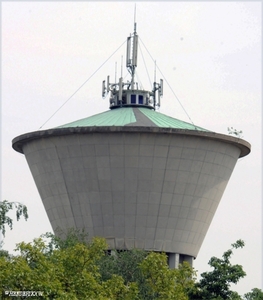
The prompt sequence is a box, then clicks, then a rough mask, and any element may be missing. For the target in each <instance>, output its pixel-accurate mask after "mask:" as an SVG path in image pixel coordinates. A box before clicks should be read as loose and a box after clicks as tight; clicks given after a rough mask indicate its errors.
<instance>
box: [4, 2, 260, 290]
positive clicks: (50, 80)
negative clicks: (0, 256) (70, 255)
mask: <svg viewBox="0 0 263 300" xmlns="http://www.w3.org/2000/svg"><path fill="white" fill-rule="evenodd" d="M261 12H262V8H261V2H253V1H247V2H245V1H242V2H241V1H237V2H172V1H171V2H137V4H136V22H137V32H138V34H139V38H140V41H141V43H140V51H139V57H138V65H139V67H138V75H139V79H140V81H142V84H143V87H144V88H147V89H151V85H150V83H149V79H148V76H147V75H146V74H147V73H146V70H145V66H144V61H145V64H146V65H147V70H148V73H149V76H150V78H151V80H153V78H154V62H153V60H152V58H153V59H154V60H156V63H157V66H158V68H157V72H156V77H157V81H159V79H160V78H163V79H164V96H163V98H162V100H161V108H160V112H162V113H164V114H167V115H170V116H172V117H174V118H177V119H181V120H184V121H186V122H190V119H189V117H190V118H191V120H192V121H193V122H194V124H196V125H198V126H201V127H203V128H206V129H209V130H211V131H215V132H218V133H224V134H228V132H227V127H231V126H232V127H234V128H236V129H237V130H242V131H243V134H242V135H243V138H244V139H245V140H247V141H248V142H250V143H251V145H252V152H251V154H250V155H249V156H247V157H245V158H242V159H240V160H239V161H238V163H237V165H236V167H235V169H234V172H233V174H232V177H231V178H230V181H229V183H228V186H227V188H226V191H225V193H224V195H223V198H222V200H221V203H220V205H219V207H218V210H217V212H216V215H215V217H214V219H213V222H212V224H211V226H210V228H209V231H208V233H207V235H206V238H205V241H204V243H203V245H202V247H201V250H200V252H199V255H198V257H197V259H196V260H195V261H194V266H195V268H196V269H197V270H198V272H199V273H202V272H204V271H207V270H209V267H208V265H207V262H208V260H209V258H210V257H211V256H221V255H222V253H223V252H224V251H225V250H227V249H229V247H230V244H231V243H233V242H235V241H236V240H237V239H243V240H244V241H245V243H246V246H245V248H244V249H242V250H238V251H236V253H235V254H234V257H233V262H235V263H239V264H241V265H243V267H244V270H245V271H246V273H247V276H246V277H245V278H244V279H242V280H241V281H240V283H239V284H238V285H237V286H235V287H234V289H236V290H237V291H238V292H239V293H240V294H244V293H246V292H248V291H250V290H251V289H252V288H254V287H259V288H261V286H262V283H261V270H262V251H261V243H262V242H261V241H262V239H261V227H262V226H261V212H262V208H261V182H262V178H261V167H262V162H261V155H262V153H261V146H262V144H261V136H262V132H261V130H262V129H261V128H262V126H261V80H262V78H261V65H262V61H261V50H262V49H261V22H262V20H261ZM133 22H134V2H22V1H21V2H2V168H1V169H2V195H1V200H4V199H7V200H9V201H20V202H22V203H24V204H26V205H27V207H28V210H29V220H28V221H27V222H25V221H20V222H19V223H15V225H14V230H13V231H11V232H10V231H7V234H6V238H5V240H4V242H5V246H4V247H5V248H6V249H8V250H12V249H14V247H15V244H16V243H18V242H20V241H23V240H24V241H32V239H33V238H34V237H38V236H39V235H40V234H42V233H44V232H47V231H52V229H51V226H50V224H49V221H48V218H47V215H46V212H45V210H44V207H43V205H42V202H41V199H40V197H39V194H38V192H37V189H36V186H35V184H34V181H33V178H32V176H31V173H30V171H29V168H28V166H27V163H26V160H25V157H24V156H23V155H22V154H19V153H17V152H15V151H14V150H13V149H12V148H11V141H12V139H13V138H14V137H16V136H18V135H20V134H23V133H27V132H31V131H36V130H39V128H42V129H47V128H52V127H55V126H58V125H62V124H65V123H69V122H71V121H74V120H77V119H81V118H84V117H87V116H91V115H94V114H96V113H100V112H103V111H106V110H108V106H109V103H108V100H107V99H104V100H103V99H102V98H101V82H102V80H104V79H106V76H107V75H110V76H111V81H114V78H115V64H116V63H117V70H116V73H117V75H116V76H117V78H119V77H120V76H121V60H122V59H121V57H122V56H124V60H125V55H126V45H125V44H124V45H123V46H122V47H121V48H120V49H119V50H118V51H117V52H116V53H115V54H114V55H113V56H112V57H111V58H110V59H109V60H108V61H107V62H106V63H105V64H104V65H103V66H102V67H101V68H100V69H99V70H98V71H97V72H95V71H96V70H97V69H98V68H99V67H100V66H101V65H102V64H103V63H104V62H105V61H106V60H107V59H108V58H109V57H110V55H111V54H112V53H114V51H115V50H116V49H118V47H119V46H121V45H122V43H124V42H125V40H126V38H127V36H129V34H130V33H132V32H133ZM144 46H145V47H144ZM148 52H149V53H150V54H151V56H152V58H151V57H150V56H149V54H148ZM159 70H160V71H159ZM94 72H95V74H94V76H91V75H92V74H93V73H94ZM126 74H127V71H126V70H125V68H124V69H123V76H125V75H126ZM90 76H91V78H90V79H89V80H88V78H89V77H90ZM85 81H87V83H86V84H85V85H84V86H83V87H82V88H81V89H80V90H79V91H78V92H77V93H76V94H75V95H74V96H73V97H72V98H71V99H70V100H69V101H67V100H68V99H69V98H70V97H71V95H72V94H73V93H74V92H75V91H76V90H77V89H78V88H79V87H80V86H81V85H82V84H83V83H84V82H85ZM169 86H170V87H171V88H170V87H169ZM178 100H179V101H180V103H181V104H182V105H180V103H179V101H178ZM66 101H67V102H66ZM65 102H66V104H65V105H64V106H63V107H62V108H61V109H60V110H59V111H58V112H57V113H56V114H55V115H54V116H53V117H52V118H51V119H50V120H49V121H48V122H47V123H46V121H47V120H48V119H49V118H50V117H51V116H52V115H53V114H54V113H55V112H56V111H57V110H58V108H59V107H61V106H62V105H63V104H64V103H65ZM182 106H183V108H182ZM186 112H187V114H186ZM43 124H45V125H44V126H43Z"/></svg>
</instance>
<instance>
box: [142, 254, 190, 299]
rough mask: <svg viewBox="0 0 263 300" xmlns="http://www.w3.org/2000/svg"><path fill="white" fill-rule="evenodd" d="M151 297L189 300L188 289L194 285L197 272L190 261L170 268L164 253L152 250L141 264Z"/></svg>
mask: <svg viewBox="0 0 263 300" xmlns="http://www.w3.org/2000/svg"><path fill="white" fill-rule="evenodd" d="M140 268H141V270H142V273H143V275H144V276H145V278H146V284H147V286H148V287H149V291H150V295H151V296H152V298H151V299H159V300H166V299H180V300H188V295H187V291H188V289H189V288H193V286H194V280H195V278H194V276H195V272H194V271H193V269H192V268H191V267H190V265H189V264H188V263H184V264H182V265H180V267H179V269H169V267H168V264H167V257H166V255H165V254H164V253H154V252H151V253H149V255H148V256H147V257H146V258H145V259H144V260H143V262H142V263H141V264H140Z"/></svg>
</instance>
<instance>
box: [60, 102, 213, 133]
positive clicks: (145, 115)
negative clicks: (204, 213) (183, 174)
mask: <svg viewBox="0 0 263 300" xmlns="http://www.w3.org/2000/svg"><path fill="white" fill-rule="evenodd" d="M93 126H148V127H160V128H174V129H188V130H198V131H209V130H206V129H204V128H201V127H198V126H195V125H193V124H190V123H187V122H184V121H180V120H178V119H174V118H172V117H169V116H166V115H164V114H162V113H159V112H156V111H154V110H151V109H149V108H145V107H122V108H116V109H112V110H109V111H106V112H103V113H100V114H97V115H94V116H91V117H88V118H84V119H81V120H77V121H75V122H72V123H68V124H65V125H62V126H59V127H57V128H70V127H93Z"/></svg>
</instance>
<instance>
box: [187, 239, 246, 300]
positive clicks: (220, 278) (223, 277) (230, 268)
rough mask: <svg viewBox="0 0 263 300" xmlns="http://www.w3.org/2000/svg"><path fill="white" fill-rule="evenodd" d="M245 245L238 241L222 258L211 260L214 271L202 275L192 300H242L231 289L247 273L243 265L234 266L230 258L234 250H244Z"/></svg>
mask: <svg viewBox="0 0 263 300" xmlns="http://www.w3.org/2000/svg"><path fill="white" fill-rule="evenodd" d="M244 245H245V243H244V241H242V240H238V241H236V242H235V243H234V244H232V245H231V246H232V248H231V249H229V250H227V251H226V252H224V253H223V256H222V258H217V257H212V258H211V259H210V260H209V262H208V264H209V265H210V267H212V268H213V270H212V271H210V272H204V273H202V274H201V277H202V278H201V280H200V281H199V282H198V283H197V284H196V287H197V289H196V291H195V293H192V294H191V299H205V300H223V299H232V300H238V299H241V296H239V295H238V294H237V293H236V292H233V291H231V289H230V287H231V284H237V283H238V281H239V280H240V279H241V278H243V277H245V275H246V273H245V272H244V270H243V268H242V266H241V265H238V264H236V265H232V264H231V262H230V258H231V256H232V254H233V250H234V249H238V248H243V247H244Z"/></svg>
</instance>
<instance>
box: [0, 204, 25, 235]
mask: <svg viewBox="0 0 263 300" xmlns="http://www.w3.org/2000/svg"><path fill="white" fill-rule="evenodd" d="M13 209H15V210H16V219H17V221H19V220H20V218H21V217H22V216H23V217H24V218H25V220H27V219H28V213H27V207H26V206H25V205H23V204H21V203H19V202H9V201H7V200H4V201H2V202H0V232H2V234H3V236H5V232H6V227H5V226H6V225H7V226H8V227H9V228H10V229H13V219H12V218H10V217H9V216H8V215H7V214H8V212H9V211H10V210H13Z"/></svg>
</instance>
